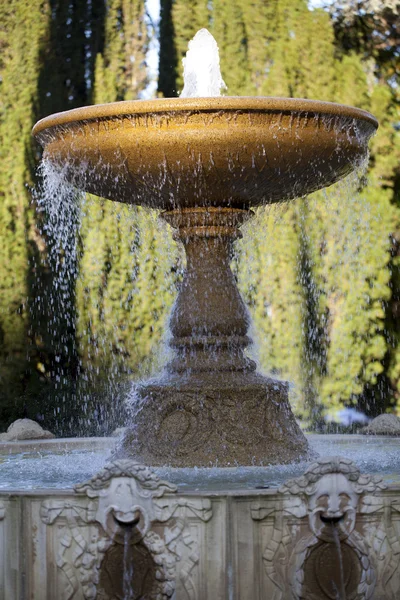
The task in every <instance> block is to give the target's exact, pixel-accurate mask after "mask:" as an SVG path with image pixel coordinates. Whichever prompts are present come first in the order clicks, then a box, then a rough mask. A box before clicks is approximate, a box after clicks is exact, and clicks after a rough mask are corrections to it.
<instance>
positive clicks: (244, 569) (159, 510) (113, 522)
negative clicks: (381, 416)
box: [0, 457, 400, 600]
mask: <svg viewBox="0 0 400 600" xmlns="http://www.w3.org/2000/svg"><path fill="white" fill-rule="evenodd" d="M0 598H1V599H4V600H28V599H29V600H94V599H98V600H132V599H135V600H136V599H137V600H139V599H142V600H145V599H149V600H150V599H154V600H162V599H163V600H164V599H165V600H166V599H168V598H172V599H174V600H219V599H226V600H236V599H237V600H239V599H240V600H261V599H262V600H265V599H268V600H300V599H304V600H305V599H307V600H324V599H330V600H336V599H337V598H339V599H340V600H344V599H346V600H370V599H371V600H396V599H398V598H400V491H399V490H395V489H388V488H387V487H386V486H385V484H384V482H383V481H382V480H381V479H380V478H379V477H374V476H368V475H360V473H359V471H358V470H357V468H356V467H355V465H354V464H353V463H352V462H351V461H349V460H346V459H342V458H338V457H336V458H330V459H324V460H319V461H318V462H316V463H314V464H313V465H311V467H310V468H309V469H308V470H307V471H306V473H305V474H304V475H303V476H302V477H299V478H297V479H294V480H290V481H287V482H286V483H285V484H284V485H283V486H282V487H281V488H280V489H279V490H277V489H276V490H254V491H243V492H238V491H236V492H228V491H225V492H223V491H222V492H218V493H208V494H199V493H185V494H181V493H179V492H178V491H177V490H176V487H175V486H174V485H172V484H170V483H168V482H166V481H161V480H160V479H158V477H157V476H156V475H155V473H154V472H153V471H152V470H151V469H150V468H148V467H145V466H142V465H139V464H137V463H135V462H133V461H130V460H119V461H115V462H112V463H109V464H108V465H107V466H106V467H105V468H104V469H103V470H102V471H101V472H100V473H98V474H97V475H96V476H95V477H93V478H92V479H91V480H90V481H88V482H86V483H83V484H81V485H78V486H76V488H75V490H67V491H52V493H50V492H49V491H37V492H35V493H33V492H32V493H17V492H15V493H12V494H11V493H9V492H8V493H5V492H3V493H0Z"/></svg>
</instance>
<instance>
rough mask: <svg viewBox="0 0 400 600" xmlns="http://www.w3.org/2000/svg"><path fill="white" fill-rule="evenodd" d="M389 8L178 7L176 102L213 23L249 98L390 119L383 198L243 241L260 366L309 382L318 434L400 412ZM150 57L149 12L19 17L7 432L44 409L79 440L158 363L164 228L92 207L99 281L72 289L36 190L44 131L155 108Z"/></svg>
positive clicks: (8, 137) (23, 0) (64, 7)
mask: <svg viewBox="0 0 400 600" xmlns="http://www.w3.org/2000/svg"><path fill="white" fill-rule="evenodd" d="M374 1H375V0H363V1H362V2H357V3H355V2H352V1H351V2H350V1H347V0H346V2H345V1H343V2H339V3H333V4H334V6H333V5H332V7H333V8H332V7H331V13H332V14H329V12H327V11H324V10H322V9H315V10H311V9H310V8H309V6H308V2H307V1H306V0H269V1H268V2H265V1H264V0H252V2H248V1H246V0H229V1H228V0H212V1H211V2H209V1H207V0H191V1H190V2H188V1H187V0H161V23H160V56H159V64H160V75H159V82H158V92H159V94H160V95H164V96H173V95H177V94H178V92H179V91H180V90H181V89H182V85H183V82H182V65H181V59H182V58H183V56H184V55H185V53H186V50H187V44H188V42H189V40H190V39H191V38H192V37H193V35H194V34H195V33H196V31H197V30H198V29H200V28H202V27H207V28H209V29H210V30H211V31H212V33H213V34H214V35H215V37H216V40H217V43H218V45H219V47H220V52H221V67H222V75H223V78H224V80H225V82H226V83H227V85H228V93H229V94H231V95H233V94H241V95H247V94H248V95H276V96H294V97H306V98H315V99H321V100H332V101H336V102H343V103H346V104H352V105H355V106H358V107H360V108H364V109H366V110H370V111H371V112H372V113H373V114H375V115H376V116H377V118H378V119H379V121H380V128H379V131H378V134H377V135H376V137H375V138H374V139H373V140H372V141H371V144H370V148H371V160H370V167H369V172H368V187H365V186H364V183H365V179H364V177H362V178H361V182H360V184H357V185H358V187H359V189H356V188H355V185H354V181H346V182H344V183H343V184H341V185H338V186H335V187H334V188H332V189H331V190H328V191H327V192H326V193H321V192H320V193H317V194H314V195H313V196H311V197H310V198H308V199H307V200H305V199H303V200H300V201H298V202H296V203H293V204H291V205H290V206H287V207H284V208H280V207H273V208H271V209H270V210H268V211H260V212H259V214H258V216H257V218H256V219H255V220H254V221H253V222H250V224H249V225H248V230H249V233H248V234H247V235H246V236H245V238H244V240H243V242H242V243H241V244H240V245H239V246H238V256H237V261H236V269H237V273H238V278H239V283H240V286H241V289H242V292H243V294H244V296H245V298H246V300H247V301H248V303H249V306H250V310H251V313H252V315H253V319H254V324H255V329H256V331H257V332H258V334H257V356H258V360H259V362H260V365H261V366H262V368H263V369H264V370H268V371H271V372H273V373H275V374H276V375H277V376H279V377H282V378H285V379H289V380H290V381H292V382H293V383H294V386H295V388H294V389H295V390H296V392H295V393H294V395H293V403H294V406H295V410H296V412H297V414H298V415H299V416H301V417H302V418H303V419H304V420H305V421H308V420H309V418H310V417H311V418H312V419H313V420H314V423H315V422H320V421H321V419H322V417H323V416H324V414H325V412H326V411H331V410H334V409H337V408H340V407H341V406H343V405H346V404H357V405H358V406H360V407H361V408H363V409H364V410H365V411H367V412H369V413H371V414H372V413H374V412H375V413H376V412H380V411H382V410H387V409H394V408H395V405H396V402H397V404H398V407H397V410H400V408H399V406H400V351H399V343H398V342H399V336H400V333H399V332H400V322H399V321H400V316H399V315H400V310H399V306H400V258H399V257H400V250H399V248H400V167H399V165H400V133H399V125H398V124H399V122H400V118H399V94H398V89H399V85H398V60H397V61H396V57H397V54H396V53H397V52H398V50H397V46H398V43H397V37H398V33H397V25H396V23H397V20H396V19H397V16H396V15H397V13H396V11H393V10H392V9H390V10H387V9H386V8H385V9H383V8H382V10H381V9H380V8H379V6H378V4H379V3H375V4H376V5H377V6H378V9H376V10H374V11H371V10H370V8H371V6H372V4H373V2H374ZM383 39H384V40H385V43H384V44H382V40H383ZM148 44H149V33H148V27H147V24H146V19H145V5H144V0H107V2H106V1H103V0H100V1H99V2H97V1H96V2H94V1H93V0H92V1H90V2H89V1H88V0H77V1H76V2H62V1H61V0H33V1H28V0H9V1H8V2H2V3H1V5H0V50H1V53H0V228H1V238H0V387H1V392H0V394H1V396H0V398H1V402H0V407H1V408H0V423H1V424H3V425H4V424H6V422H7V421H8V420H9V419H10V418H11V416H13V417H14V418H15V417H17V416H22V413H23V412H24V410H25V409H26V411H27V412H28V416H31V417H34V418H35V417H36V416H37V415H38V414H39V415H42V417H43V418H44V419H45V420H46V424H47V425H48V426H49V427H52V426H53V427H56V428H58V430H59V431H62V432H63V433H70V432H73V431H75V432H76V431H77V430H81V431H85V430H86V431H89V430H90V431H92V432H94V431H97V432H100V431H106V429H107V427H108V426H111V425H112V424H114V423H117V422H118V419H119V418H120V416H121V414H122V413H121V410H122V408H121V403H120V402H117V399H118V398H121V397H122V396H121V395H123V389H122V390H121V387H120V385H121V382H124V381H126V380H128V379H129V378H131V377H132V376H135V377H138V376H141V375H142V374H144V373H145V372H147V371H149V370H151V368H152V366H154V365H155V364H156V363H157V361H158V358H157V357H158V354H157V353H158V347H159V342H160V340H161V337H162V331H163V327H164V325H165V322H166V318H167V314H168V309H169V307H170V306H171V303H172V300H173V296H174V282H175V280H176V278H177V274H176V269H177V267H176V265H179V261H180V260H181V256H180V254H179V252H178V250H177V248H176V245H175V244H174V243H173V242H172V241H171V239H170V237H169V234H167V233H166V232H165V230H164V227H163V226H160V224H159V222H158V221H157V220H156V218H155V217H153V216H150V215H149V214H148V213H147V212H146V211H143V210H140V209H132V208H130V207H126V206H114V205H112V203H110V202H109V201H106V200H98V199H96V200H91V199H88V201H87V204H86V205H85V206H84V216H83V222H82V229H81V232H80V255H79V261H80V270H79V277H78V280H77V281H75V280H74V278H71V279H70V280H69V281H68V285H67V287H68V289H67V290H66V292H65V293H66V294H67V295H66V296H65V295H64V296H63V295H57V294H54V280H55V278H56V277H57V273H54V270H53V268H54V264H52V262H54V259H52V255H51V250H52V247H51V240H49V239H48V238H47V237H46V235H44V234H43V233H42V232H43V225H44V222H43V217H42V216H40V215H39V216H38V215H36V216H34V212H33V210H32V207H31V204H30V197H29V193H28V191H27V187H26V184H28V185H31V184H32V182H33V180H34V176H33V170H34V166H35V163H36V162H37V160H38V158H39V152H38V149H37V148H36V147H35V146H34V145H33V144H32V142H31V137H30V130H31V126H32V124H33V123H34V121H35V120H36V118H37V117H40V116H44V115H47V114H49V113H52V112H56V111H60V110H65V109H68V108H73V107H75V106H79V105H85V104H88V103H92V102H110V101H115V100H129V99H134V98H137V97H139V96H140V94H141V93H142V91H143V89H144V87H145V86H146V85H147V80H148V78H147V68H146V52H147V49H148ZM71 235H73V234H71ZM71 239H72V238H71ZM249 264H250V265H251V269H250V270H249V267H248V266H249ZM66 298H67V300H66ZM122 385H123V383H122ZM24 407H25V408H24ZM43 407H45V408H43ZM75 407H79V410H78V408H76V409H75ZM91 413H93V415H94V419H90V417H89V416H88V415H90V414H91ZM71 415H72V416H73V419H72V421H71V420H70V417H71ZM107 420H108V424H107ZM74 428H75V429H74ZM79 428H81V429H79ZM96 428H97V429H96Z"/></svg>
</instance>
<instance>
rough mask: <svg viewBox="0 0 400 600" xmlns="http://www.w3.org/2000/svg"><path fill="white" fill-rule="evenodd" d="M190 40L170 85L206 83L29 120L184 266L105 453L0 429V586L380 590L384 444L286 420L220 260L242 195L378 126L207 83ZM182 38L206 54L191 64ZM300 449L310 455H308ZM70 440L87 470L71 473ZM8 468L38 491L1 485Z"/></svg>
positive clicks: (390, 449)
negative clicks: (159, 234) (154, 363)
mask: <svg viewBox="0 0 400 600" xmlns="http://www.w3.org/2000/svg"><path fill="white" fill-rule="evenodd" d="M198 36H199V37H198ZM198 36H196V39H195V41H193V42H192V43H191V45H190V49H189V53H188V56H187V59H186V63H185V76H186V84H185V88H184V94H183V95H185V96H186V95H189V96H191V95H192V94H193V90H197V91H200V92H201V93H205V94H208V95H209V97H205V98H192V97H181V98H179V99H174V100H171V99H165V100H157V101H151V102H147V101H137V102H120V103H114V104H108V105H102V106H94V107H88V108H82V109H77V110H73V111H69V112H66V113H61V114H58V115H53V116H51V117H47V118H46V119H44V120H42V121H40V122H39V123H38V124H37V125H36V126H35V128H34V135H35V136H36V137H37V139H38V140H39V141H40V142H41V143H42V145H43V146H44V148H45V156H46V157H47V159H48V160H49V161H51V162H52V163H53V164H54V165H56V167H57V166H61V165H63V171H64V173H65V170H66V171H67V177H68V179H69V181H70V182H72V183H73V184H74V185H76V186H77V187H79V188H81V189H83V190H86V191H89V192H92V193H95V194H98V195H101V196H105V197H107V198H111V199H113V200H116V201H120V202H127V203H133V204H140V205H144V206H148V207H150V208H154V209H158V210H161V211H162V212H161V217H162V218H163V219H164V220H166V221H167V223H169V225H171V227H172V228H173V229H174V232H175V233H174V235H175V236H176V238H177V239H178V240H180V241H181V242H182V243H183V245H184V248H185V251H186V255H187V268H186V274H185V277H184V280H183V283H182V286H181V289H180V292H179V294H178V298H177V301H176V304H175V306H174V308H173V311H172V315H171V320H170V329H171V333H172V337H171V342H170V344H171V347H172V349H173V352H174V356H173V358H172V360H171V361H170V362H169V363H168V364H167V366H166V367H165V370H164V373H163V374H162V375H161V376H160V377H159V378H156V379H154V380H151V381H147V382H145V383H143V384H141V385H139V386H137V388H136V412H135V415H134V417H133V422H132V423H131V424H130V426H129V427H128V431H127V434H126V435H125V437H124V438H123V440H122V443H121V444H120V445H119V447H118V449H117V451H116V452H114V456H113V458H111V460H110V457H109V456H108V459H109V460H108V462H107V463H106V464H105V466H104V462H105V458H106V453H105V449H107V448H108V449H109V450H113V449H114V446H115V443H114V442H115V441H113V440H111V439H110V438H109V439H104V438H103V439H93V438H92V439H81V440H79V439H69V440H54V439H45V440H40V441H23V442H14V441H7V442H6V441H4V442H0V451H1V453H2V454H3V456H4V454H6V453H7V452H9V453H13V456H12V457H11V458H9V460H8V462H9V465H10V466H9V475H8V479H9V480H10V481H12V485H11V486H10V485H8V486H7V485H6V486H4V485H2V481H1V479H0V487H5V489H4V490H1V491H0V598H5V600H17V599H18V600H20V599H21V598H24V599H25V598H34V599H35V600H36V599H37V600H39V599H40V600H54V598H60V600H95V599H96V598H97V599H102V600H116V599H119V600H140V599H142V600H167V599H168V598H171V599H173V600H206V599H207V600H208V599H209V598H221V599H222V598H225V599H226V600H250V599H251V600H256V599H260V600H261V598H273V599H274V600H305V599H307V600H395V599H396V598H399V594H400V568H399V567H400V551H399V548H400V520H399V513H400V492H399V479H398V477H397V479H396V478H394V477H393V471H396V472H397V473H399V472H400V452H399V443H398V440H397V439H393V438H388V437H379V436H372V435H371V436H368V437H366V438H364V439H363V440H362V448H361V452H360V448H359V437H360V436H317V435H315V436H308V439H307V438H306V437H305V436H304V435H303V433H302V432H301V431H300V429H299V427H298V425H297V423H296V421H295V419H294V416H293V414H292V412H291V410H290V406H289V402H288V395H287V385H286V384H285V383H284V382H281V381H276V380H273V379H269V378H266V377H264V376H262V375H260V374H258V373H257V372H256V369H255V364H254V362H253V361H252V360H250V359H249V358H248V357H247V355H246V353H245V350H246V348H247V347H248V346H249V344H250V342H251V340H250V339H249V337H248V335H247V332H248V327H249V317H248V314H247V311H246V308H245V306H244V304H243V302H242V300H241V298H240V295H239V292H238V290H237V288H236V284H235V280H234V277H233V274H232V272H231V271H230V268H229V258H230V253H231V248H232V244H233V242H234V240H235V239H237V238H238V237H240V226H241V225H242V224H243V223H244V222H245V221H247V220H249V219H250V218H251V217H252V215H253V213H252V208H254V207H256V206H260V205H264V204H270V203H273V202H278V201H281V200H290V199H292V198H296V197H298V196H302V195H304V194H307V193H309V192H311V191H313V190H316V189H318V188H321V187H323V186H327V185H330V184H332V183H334V182H335V181H337V180H338V179H340V178H341V177H343V176H345V175H346V174H347V173H349V172H351V171H352V170H353V169H354V168H355V167H356V166H357V165H358V164H360V162H362V161H363V160H364V158H365V156H366V153H367V144H368V140H369V138H370V136H371V135H372V134H373V133H374V131H375V129H376V127H377V123H376V121H375V119H374V118H373V117H372V116H371V115H370V114H368V113H366V112H365V111H361V110H358V109H355V108H350V107H346V106H340V105H337V104H331V103H326V102H317V101H310V100H295V99H282V98H229V97H219V93H220V89H221V88H222V87H223V85H224V84H223V81H222V78H221V76H220V73H219V69H218V58H217V57H216V54H215V48H216V44H215V42H214V40H212V39H210V37H209V34H208V33H207V32H204V30H203V31H202V32H200V33H199V34H198ZM199 39H200V42H201V47H202V50H203V51H204V56H208V57H209V61H208V62H207V63H206V64H203V65H202V67H201V69H200V71H194V70H193V68H192V62H191V60H192V57H193V53H194V55H196V45H197V42H198V41H199ZM195 62H196V60H195ZM210 82H213V85H212V86H211V87H210ZM213 95H214V96H213ZM11 433H12V432H11ZM11 433H10V436H11ZM10 436H9V437H7V439H12V436H11V437H10ZM321 437H324V442H323V443H322V442H321V440H320V438H321ZM311 438H313V439H312V441H311ZM318 444H320V446H318ZM332 449H333V452H332V453H333V454H335V455H336V454H338V452H340V453H343V454H345V455H346V456H345V457H343V456H331V457H327V456H326V453H327V452H328V453H329V452H331V451H332ZM316 450H317V451H318V450H320V452H321V454H323V455H325V456H322V457H320V458H318V459H317V460H316V461H315V462H314V463H312V464H308V460H309V459H310V458H311V457H312V455H313V453H314V452H315V451H316ZM35 452H36V453H38V455H39V458H38V457H36V458H35V455H34V453H35ZM17 453H19V456H17V457H16V454H17ZM63 453H65V455H63V456H61V457H60V456H57V455H58V454H63ZM85 453H86V455H85ZM83 455H84V456H83ZM349 455H350V456H351V458H352V459H354V461H356V460H357V463H358V464H357V465H356V464H355V462H353V460H350V458H349ZM82 456H83V459H84V462H85V464H86V465H87V464H88V463H90V469H89V471H90V474H89V473H88V472H85V473H86V475H85V477H86V479H87V480H86V481H84V482H83V483H78V484H76V482H77V481H82V479H84V478H85V477H84V476H83V474H82V469H81V470H80V471H79V472H80V478H78V479H77V471H76V469H78V467H79V462H80V461H81V460H82ZM27 458H28V460H27ZM52 461H53V462H52ZM296 461H302V462H296ZM4 462H5V464H6V465H7V459H4ZM141 463H144V464H141ZM284 463H286V464H284ZM360 463H362V464H363V466H364V467H366V468H368V469H370V470H371V471H373V472H375V473H376V472H377V471H379V474H366V475H364V474H362V473H360V468H359V465H360ZM165 464H167V465H169V467H164V465H165ZM216 464H218V468H215V465H216ZM29 465H31V466H30V467H29ZM32 465H33V466H32ZM146 465H151V466H146ZM210 465H214V468H208V467H209V466H210ZM235 465H244V466H241V467H237V466H235ZM263 465H268V466H263ZM276 465H278V466H276ZM160 466H161V467H160ZM198 466H200V467H201V466H202V467H207V468H192V467H198ZM221 466H222V467H230V468H220V467H221ZM100 467H102V468H100ZM171 467H173V468H171ZM175 467H184V468H175ZM86 468H87V467H86ZM52 469H53V470H55V471H57V474H56V478H55V483H56V484H57V485H58V489H56V490H54V489H50V487H51V486H52V485H55V483H54V481H51V482H48V480H47V479H46V475H47V471H51V470H52ZM96 470H97V474H95V475H93V472H94V471H96ZM32 473H33V475H32ZM21 474H22V475H21ZM24 474H25V476H31V477H33V478H35V481H39V482H40V483H39V485H40V486H41V487H40V488H39V489H37V487H38V484H37V483H36V484H35V482H33V483H32V482H29V481H28V482H26V481H25V482H24V487H25V489H23V490H18V489H17V487H18V485H21V481H22V478H23V477H24ZM29 474H30V475H29ZM3 476H4V469H3ZM5 477H6V478H7V474H6V476H5ZM164 477H168V479H169V480H170V481H166V480H165V479H164ZM172 479H174V480H175V481H172ZM46 483H47V486H46ZM74 483H75V484H76V485H75V486H74V488H72V485H73V484H74ZM176 484H177V485H176ZM26 488H34V489H28V490H27V489H26Z"/></svg>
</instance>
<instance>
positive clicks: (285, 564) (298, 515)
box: [251, 457, 400, 600]
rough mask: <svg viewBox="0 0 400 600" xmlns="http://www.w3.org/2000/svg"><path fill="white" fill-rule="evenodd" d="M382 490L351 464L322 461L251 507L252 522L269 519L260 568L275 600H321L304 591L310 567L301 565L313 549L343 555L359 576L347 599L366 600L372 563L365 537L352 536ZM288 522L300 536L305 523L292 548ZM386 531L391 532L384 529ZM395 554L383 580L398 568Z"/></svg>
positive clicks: (399, 549)
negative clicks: (270, 528) (360, 517)
mask: <svg viewBox="0 0 400 600" xmlns="http://www.w3.org/2000/svg"><path fill="white" fill-rule="evenodd" d="M385 489H386V484H385V483H384V482H383V480H382V478H381V477H379V476H375V475H362V474H360V471H359V470H358V468H357V467H356V465H355V464H354V463H353V462H352V461H351V460H348V459H345V458H341V457H331V458H321V459H319V460H317V461H316V462H315V463H313V464H312V465H311V466H310V467H309V468H308V469H307V471H306V472H305V473H304V475H302V476H301V477H297V478H295V479H290V480H288V481H287V482H286V483H285V484H284V485H282V486H281V488H280V489H279V492H278V499H277V498H276V497H274V498H265V499H260V500H258V501H257V502H255V503H253V504H252V506H251V516H252V518H253V519H254V520H255V521H262V520H265V519H270V520H272V523H273V531H272V535H271V537H270V540H269V542H268V545H267V546H266V547H265V549H264V552H263V563H264V568H265V572H266V575H267V577H268V579H269V581H270V582H271V584H272V587H273V589H274V595H273V598H274V600H283V599H284V598H287V597H289V596H290V598H293V600H301V599H305V598H307V600H314V599H315V600H320V598H321V596H320V597H319V598H318V594H315V593H313V591H312V589H308V588H307V586H308V579H309V576H308V575H307V573H308V571H310V569H311V566H310V567H307V569H306V563H307V561H308V560H309V559H310V557H311V555H312V553H313V551H314V550H316V549H317V548H321V551H324V552H325V551H329V552H333V551H334V550H332V549H333V548H336V549H337V552H341V551H345V550H346V552H348V555H349V556H350V557H351V560H352V561H354V564H355V565H356V566H357V569H359V572H360V577H359V580H358V582H356V584H354V585H355V589H354V590H353V595H352V598H353V597H354V599H355V600H369V599H371V598H372V595H373V593H374V589H375V586H376V580H377V577H376V569H375V567H374V565H375V563H376V562H377V561H376V560H375V556H374V553H373V549H372V545H371V539H370V537H368V536H367V535H364V534H363V533H361V531H358V530H356V524H357V515H358V514H362V513H363V512H367V511H368V510H369V512H372V511H379V510H380V507H381V504H382V494H381V492H382V491H383V490H385ZM293 518H294V519H295V522H296V520H298V522H299V525H300V524H301V523H303V525H302V526H301V528H300V532H301V531H304V519H306V518H307V521H308V527H307V529H306V533H305V534H304V533H303V535H300V537H298V539H297V541H296V543H295V545H294V547H293V543H294V539H293V529H292V530H291V528H290V524H292V523H293ZM385 527H386V530H387V531H390V528H389V529H388V523H386V525H385ZM391 531H392V539H396V543H397V544H399V542H398V539H397V537H396V534H395V532H394V531H393V529H392V530H391ZM382 535H383V534H381V538H382ZM385 539H386V538H385ZM395 549H396V550H395V551H396V557H397V555H398V558H396V559H395V560H394V561H393V560H392V561H391V563H392V566H391V568H390V575H389V572H388V577H389V579H388V580H390V578H391V577H393V576H394V573H395V569H396V568H397V565H398V564H400V563H398V562H397V561H398V560H399V561H400V545H397V546H395ZM391 554H392V555H393V551H392V552H391ZM312 560H314V559H312ZM394 564H395V565H396V566H394ZM310 565H311V560H310ZM323 575H324V574H323V573H322V576H323ZM319 577H320V575H319V574H318V571H317V572H316V575H315V576H314V579H315V581H316V582H317V584H319V583H320V582H319V581H318V578H319ZM310 581H311V580H310ZM321 585H322V584H321ZM322 587H323V585H322ZM353 587H354V586H353ZM320 589H321V588H320ZM320 593H321V592H320V591H319V594H320ZM328 597H329V596H328V595H326V598H328Z"/></svg>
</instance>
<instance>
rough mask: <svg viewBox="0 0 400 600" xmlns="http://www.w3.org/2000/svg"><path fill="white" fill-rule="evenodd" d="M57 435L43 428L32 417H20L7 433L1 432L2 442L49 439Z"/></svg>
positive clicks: (0, 438) (0, 440)
mask: <svg viewBox="0 0 400 600" xmlns="http://www.w3.org/2000/svg"><path fill="white" fill-rule="evenodd" d="M55 437H56V436H55V435H54V434H53V433H51V432H50V431H47V430H46V429H43V428H42V427H41V426H40V425H39V423H36V421H32V420H31V419H18V420H17V421H14V423H11V425H10V426H9V428H8V429H7V432H6V433H1V434H0V442H14V441H18V440H49V439H52V438H55Z"/></svg>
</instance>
